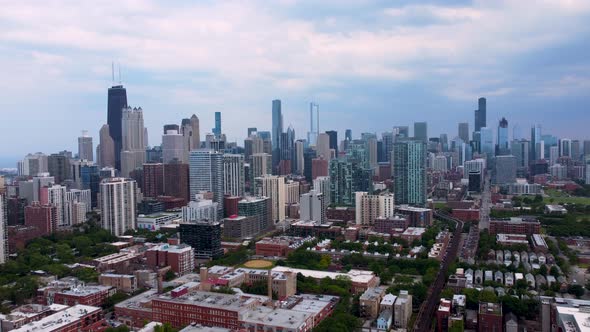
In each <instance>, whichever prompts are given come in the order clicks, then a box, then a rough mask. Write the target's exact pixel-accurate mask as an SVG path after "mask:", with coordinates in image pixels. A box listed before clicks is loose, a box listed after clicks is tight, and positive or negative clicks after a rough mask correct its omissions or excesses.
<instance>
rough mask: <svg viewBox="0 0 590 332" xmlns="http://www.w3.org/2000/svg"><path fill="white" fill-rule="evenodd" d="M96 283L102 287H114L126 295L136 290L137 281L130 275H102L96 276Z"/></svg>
mask: <svg viewBox="0 0 590 332" xmlns="http://www.w3.org/2000/svg"><path fill="white" fill-rule="evenodd" d="M98 282H99V283H100V284H101V285H103V286H111V287H115V288H116V289H117V290H118V291H122V292H126V293H133V292H135V291H136V290H137V279H136V278H135V276H134V275H130V274H112V273H103V274H101V275H100V276H98Z"/></svg>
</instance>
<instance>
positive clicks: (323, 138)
mask: <svg viewBox="0 0 590 332" xmlns="http://www.w3.org/2000/svg"><path fill="white" fill-rule="evenodd" d="M316 151H317V154H318V157H323V158H324V159H326V160H328V161H329V160H330V158H331V157H332V153H331V152H330V136H328V134H325V133H321V134H318V136H317V144H316Z"/></svg>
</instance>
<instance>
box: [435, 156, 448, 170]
mask: <svg viewBox="0 0 590 332" xmlns="http://www.w3.org/2000/svg"><path fill="white" fill-rule="evenodd" d="M432 169H433V170H435V171H440V172H446V171H447V170H448V167H447V157H445V156H435V157H434V158H433V159H432Z"/></svg>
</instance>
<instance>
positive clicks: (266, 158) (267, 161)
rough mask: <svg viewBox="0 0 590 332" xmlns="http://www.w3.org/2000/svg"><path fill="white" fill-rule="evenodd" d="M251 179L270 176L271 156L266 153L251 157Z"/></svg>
mask: <svg viewBox="0 0 590 332" xmlns="http://www.w3.org/2000/svg"><path fill="white" fill-rule="evenodd" d="M251 160H252V161H251V162H250V170H251V173H252V175H251V177H250V178H251V179H254V178H257V177H259V176H264V175H271V174H272V156H271V155H269V154H268V153H255V154H253V155H252V157H251Z"/></svg>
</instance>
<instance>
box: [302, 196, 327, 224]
mask: <svg viewBox="0 0 590 332" xmlns="http://www.w3.org/2000/svg"><path fill="white" fill-rule="evenodd" d="M299 204H300V209H299V218H300V219H301V220H313V221H317V222H320V223H322V224H323V223H325V222H326V207H327V205H328V202H326V198H325V197H324V194H322V193H321V192H319V191H318V190H315V189H314V190H310V191H309V192H308V193H305V194H303V195H301V199H300V203H299Z"/></svg>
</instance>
